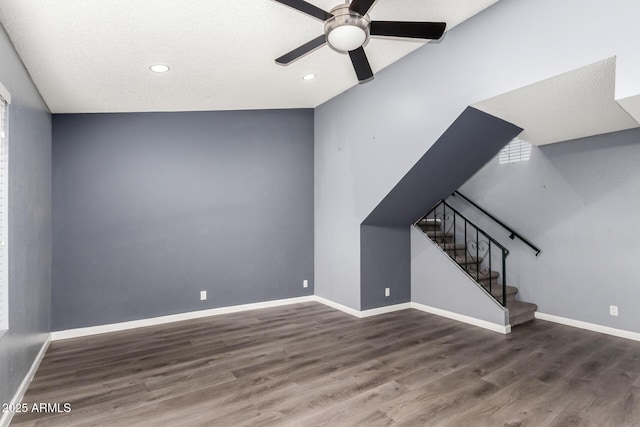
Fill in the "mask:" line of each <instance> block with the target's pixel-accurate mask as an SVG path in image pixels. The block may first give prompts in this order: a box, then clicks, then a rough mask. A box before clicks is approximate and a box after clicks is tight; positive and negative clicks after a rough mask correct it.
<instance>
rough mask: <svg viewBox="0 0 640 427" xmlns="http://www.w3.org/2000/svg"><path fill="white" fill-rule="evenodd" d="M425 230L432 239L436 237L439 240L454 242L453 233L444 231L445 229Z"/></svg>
mask: <svg viewBox="0 0 640 427" xmlns="http://www.w3.org/2000/svg"><path fill="white" fill-rule="evenodd" d="M423 231H424V230H423ZM424 232H425V233H426V234H427V236H429V237H430V238H431V239H432V240H434V239H435V240H436V241H438V242H452V241H453V234H451V233H444V232H443V231H440V230H426V231H424Z"/></svg>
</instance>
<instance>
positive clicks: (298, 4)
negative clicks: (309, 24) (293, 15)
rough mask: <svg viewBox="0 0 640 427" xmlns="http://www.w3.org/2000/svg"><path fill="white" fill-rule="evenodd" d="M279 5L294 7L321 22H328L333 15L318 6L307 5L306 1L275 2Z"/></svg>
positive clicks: (280, 0) (279, 0)
mask: <svg viewBox="0 0 640 427" xmlns="http://www.w3.org/2000/svg"><path fill="white" fill-rule="evenodd" d="M275 1H277V2H278V3H282V4H284V5H287V6H289V7H292V8H294V9H296V10H299V11H300V12H302V13H306V14H307V15H310V16H313V17H314V18H318V19H319V20H321V21H326V20H327V19H329V18H331V17H332V16H333V15H332V14H330V13H329V12H326V11H324V10H323V9H320V8H319V7H318V6H314V5H312V4H311V3H307V2H306V1H304V0H275Z"/></svg>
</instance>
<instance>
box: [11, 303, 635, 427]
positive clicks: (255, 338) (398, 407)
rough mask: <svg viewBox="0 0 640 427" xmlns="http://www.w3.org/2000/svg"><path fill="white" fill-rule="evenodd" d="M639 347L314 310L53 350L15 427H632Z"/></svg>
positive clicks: (421, 317)
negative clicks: (60, 406) (61, 406)
mask: <svg viewBox="0 0 640 427" xmlns="http://www.w3.org/2000/svg"><path fill="white" fill-rule="evenodd" d="M639 396H640V343H637V342H633V341H628V340H624V339H620V338H615V337H610V336H606V335H601V334H598V333H592V332H587V331H582V330H579V329H574V328H569V327H565V326H561V325H556V324H553V323H547V322H543V321H539V320H536V321H534V322H531V323H529V324H526V325H522V326H519V327H516V328H514V331H513V333H512V334H510V335H506V336H504V335H500V334H497V333H493V332H489V331H486V330H483V329H479V328H475V327H472V326H468V325H465V324H462V323H458V322H455V321H451V320H448V319H444V318H441V317H437V316H433V315H429V314H425V313H422V312H419V311H415V310H405V311H400V312H395V313H390V314H386V315H380V316H376V317H371V318H367V319H356V318H354V317H351V316H349V315H347V314H344V313H342V312H339V311H336V310H333V309H331V308H328V307H326V306H324V305H321V304H317V303H306V304H296V305H290V306H285V307H279V308H273V309H264V310H256V311H251V312H245V313H238V314H230V315H223V316H216V317H210V318H207V319H199V320H193V321H186V322H180V323H174V324H170V325H163V326H154V327H149V328H144V329H137V330H132V331H125V332H116V333H112V334H105V335H99V336H93V337H87V338H78V339H73V340H66V341H59V342H54V343H52V344H51V347H50V349H49V351H48V352H47V354H46V357H45V359H44V361H43V362H42V365H41V366H40V369H39V370H38V372H37V374H36V377H35V379H34V381H33V382H32V384H31V386H30V387H29V390H28V392H27V394H26V396H25V398H24V402H27V403H30V404H31V403H33V402H36V403H40V402H49V403H54V402H58V403H65V402H68V403H70V404H71V407H72V410H71V412H70V413H67V414H49V415H44V414H39V413H26V414H18V415H16V416H15V418H14V420H13V423H12V425H15V426H26V425H31V426H32V425H36V426H41V425H43V426H44V425H47V426H65V427H69V426H76V425H83V426H84V425H117V426H157V427H160V426H200V425H221V426H260V425H293V426H310V425H332V426H334V425H335V426H352V425H353V426H379V425H394V424H396V425H408V426H411V425H427V426H449V425H450V426H474V427H475V426H568V425H592V426H634V425H635V426H639V425H640V402H639V401H638V399H639Z"/></svg>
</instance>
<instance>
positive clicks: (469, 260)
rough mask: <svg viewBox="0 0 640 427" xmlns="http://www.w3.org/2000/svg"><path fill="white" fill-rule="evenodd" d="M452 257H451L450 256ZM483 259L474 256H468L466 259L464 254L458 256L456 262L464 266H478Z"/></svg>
mask: <svg viewBox="0 0 640 427" xmlns="http://www.w3.org/2000/svg"><path fill="white" fill-rule="evenodd" d="M449 256H451V255H449ZM482 259H483V258H482V257H480V258H476V257H474V256H471V255H469V254H467V256H466V257H465V256H464V254H462V255H458V256H457V257H455V259H454V260H455V262H457V263H458V264H459V265H461V266H464V264H478V263H481V262H482Z"/></svg>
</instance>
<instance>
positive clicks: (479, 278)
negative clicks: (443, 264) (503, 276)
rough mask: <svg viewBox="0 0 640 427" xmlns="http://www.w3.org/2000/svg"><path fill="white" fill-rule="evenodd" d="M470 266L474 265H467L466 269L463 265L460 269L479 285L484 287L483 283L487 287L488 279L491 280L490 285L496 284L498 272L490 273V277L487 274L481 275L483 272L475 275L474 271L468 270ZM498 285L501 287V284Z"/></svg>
mask: <svg viewBox="0 0 640 427" xmlns="http://www.w3.org/2000/svg"><path fill="white" fill-rule="evenodd" d="M471 266H475V264H467V268H465V266H464V265H462V266H461V267H462V268H463V269H464V270H465V271H466V272H467V273H469V276H471V277H473V279H474V280H476V281H478V282H480V284H481V285H484V284H485V283H486V284H487V285H488V284H489V279H491V283H492V284H494V283H498V278H499V277H500V272H498V271H491V276H489V274H488V273H483V272H479V273H476V270H475V269H474V268H470V267H471ZM500 285H502V283H500Z"/></svg>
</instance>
